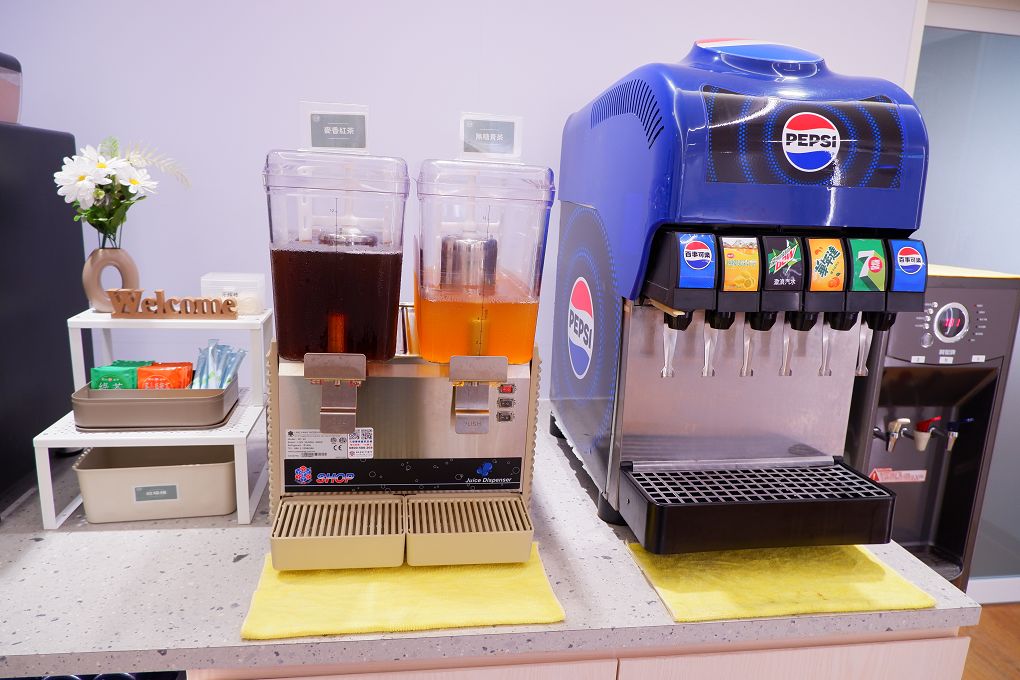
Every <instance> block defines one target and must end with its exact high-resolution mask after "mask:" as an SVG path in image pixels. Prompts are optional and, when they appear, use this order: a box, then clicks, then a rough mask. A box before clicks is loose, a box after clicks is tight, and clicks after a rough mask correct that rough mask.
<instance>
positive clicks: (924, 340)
mask: <svg viewBox="0 0 1020 680" xmlns="http://www.w3.org/2000/svg"><path fill="white" fill-rule="evenodd" d="M934 344H935V336H934V335H932V334H931V333H925V334H924V335H922V336H921V347H931V346H932V345H934Z"/></svg>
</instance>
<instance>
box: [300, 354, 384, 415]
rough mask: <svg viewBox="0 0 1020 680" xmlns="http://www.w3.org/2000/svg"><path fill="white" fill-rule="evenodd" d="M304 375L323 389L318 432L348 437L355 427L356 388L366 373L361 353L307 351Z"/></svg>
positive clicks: (363, 357)
mask: <svg viewBox="0 0 1020 680" xmlns="http://www.w3.org/2000/svg"><path fill="white" fill-rule="evenodd" d="M304 364H305V365H304V376H305V379H306V380H308V381H309V382H311V383H312V384H313V385H321V386H322V402H321V405H320V407H319V431H320V432H322V433H323V434H350V433H352V432H354V430H355V428H356V427H357V416H358V388H359V387H360V386H361V383H362V382H364V380H365V378H366V377H367V374H368V362H367V359H366V357H365V355H364V354H339V353H324V352H323V353H318V352H309V353H308V354H305V357H304Z"/></svg>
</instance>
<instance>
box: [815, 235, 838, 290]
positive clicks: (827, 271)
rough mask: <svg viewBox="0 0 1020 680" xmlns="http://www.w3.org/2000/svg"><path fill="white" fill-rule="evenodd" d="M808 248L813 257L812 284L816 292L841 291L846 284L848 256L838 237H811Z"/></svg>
mask: <svg viewBox="0 0 1020 680" xmlns="http://www.w3.org/2000/svg"><path fill="white" fill-rule="evenodd" d="M807 250H808V253H809V254H810V257H811V285H810V286H809V287H808V290H810V291H812V292H815V293H822V292H824V293H831V292H833V291H841V290H843V288H844V286H845V285H846V258H845V257H844V256H843V243H842V242H841V241H840V240H839V239H838V238H809V239H807Z"/></svg>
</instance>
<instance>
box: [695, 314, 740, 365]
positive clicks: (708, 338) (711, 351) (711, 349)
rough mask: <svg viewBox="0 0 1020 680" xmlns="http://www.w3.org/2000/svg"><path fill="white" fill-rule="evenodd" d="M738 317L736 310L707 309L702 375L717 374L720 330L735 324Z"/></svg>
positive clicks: (704, 327)
mask: <svg viewBox="0 0 1020 680" xmlns="http://www.w3.org/2000/svg"><path fill="white" fill-rule="evenodd" d="M736 318H737V315H736V313H735V312H718V311H715V310H707V311H706V312H705V324H704V326H703V335H704V339H705V365H704V366H703V367H702V369H701V376H702V377H704V378H711V377H712V376H714V375H715V347H716V344H717V342H718V341H719V331H724V330H727V329H728V328H729V327H730V326H732V325H733V321H734V319H736Z"/></svg>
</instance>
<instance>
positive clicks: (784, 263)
mask: <svg viewBox="0 0 1020 680" xmlns="http://www.w3.org/2000/svg"><path fill="white" fill-rule="evenodd" d="M762 250H763V252H764V253H765V281H764V282H763V283H762V290H782V291H787V290H789V291H797V290H804V251H803V250H802V249H801V247H800V239H799V238H796V237H788V236H766V237H764V238H763V239H762Z"/></svg>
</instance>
